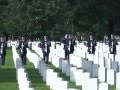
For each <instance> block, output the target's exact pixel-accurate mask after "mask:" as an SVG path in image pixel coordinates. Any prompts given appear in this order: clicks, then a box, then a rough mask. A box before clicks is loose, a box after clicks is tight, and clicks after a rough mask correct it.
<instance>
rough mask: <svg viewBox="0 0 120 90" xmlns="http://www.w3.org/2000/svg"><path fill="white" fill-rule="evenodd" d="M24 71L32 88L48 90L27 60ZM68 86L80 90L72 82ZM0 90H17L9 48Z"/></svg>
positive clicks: (55, 69)
mask: <svg viewBox="0 0 120 90" xmlns="http://www.w3.org/2000/svg"><path fill="white" fill-rule="evenodd" d="M49 67H50V68H52V69H54V71H55V72H58V73H59V76H60V77H62V78H63V79H64V80H66V81H69V82H70V78H69V77H67V76H66V75H65V74H63V73H62V71H61V70H60V69H58V68H55V67H54V66H53V65H52V64H51V63H49ZM25 69H26V72H27V73H28V77H29V79H30V81H31V84H32V87H33V88H35V90H50V87H49V86H47V85H46V83H45V82H43V78H42V76H41V75H40V74H39V71H38V70H37V69H35V67H34V65H33V64H32V63H31V62H29V61H28V60H27V64H26V66H25ZM69 86H70V87H71V88H76V89H78V90H82V89H81V86H76V85H75V83H73V82H70V83H69ZM0 90H19V89H18V82H17V80H16V69H15V66H14V62H13V55H12V50H11V48H9V49H7V54H6V64H5V65H4V66H1V67H0ZM109 90H115V87H114V86H110V87H109Z"/></svg>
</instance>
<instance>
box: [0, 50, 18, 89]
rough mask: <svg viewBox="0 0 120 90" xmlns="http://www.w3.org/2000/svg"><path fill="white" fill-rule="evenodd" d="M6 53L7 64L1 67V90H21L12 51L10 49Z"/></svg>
mask: <svg viewBox="0 0 120 90" xmlns="http://www.w3.org/2000/svg"><path fill="white" fill-rule="evenodd" d="M6 52H7V53H6V63H5V65H4V66H0V90H19V89H18V83H17V80H16V69H15V66H14V62H13V55H12V49H11V48H8V49H7V50H6Z"/></svg>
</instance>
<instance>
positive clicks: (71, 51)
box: [70, 35, 76, 54]
mask: <svg viewBox="0 0 120 90" xmlns="http://www.w3.org/2000/svg"><path fill="white" fill-rule="evenodd" d="M70 41H71V44H70V54H73V52H74V46H75V45H76V43H75V38H74V37H73V36H72V35H70Z"/></svg>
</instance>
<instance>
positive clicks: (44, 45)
mask: <svg viewBox="0 0 120 90" xmlns="http://www.w3.org/2000/svg"><path fill="white" fill-rule="evenodd" d="M39 47H40V48H41V49H42V52H43V60H44V61H45V62H46V63H47V64H48V60H49V53H50V47H51V42H50V41H49V40H48V39H47V40H44V41H43V42H41V44H40V45H39Z"/></svg>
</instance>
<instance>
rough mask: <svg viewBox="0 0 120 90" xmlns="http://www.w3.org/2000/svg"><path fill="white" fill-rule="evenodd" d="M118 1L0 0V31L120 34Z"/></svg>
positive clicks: (14, 33) (33, 35) (32, 35)
mask: <svg viewBox="0 0 120 90" xmlns="http://www.w3.org/2000/svg"><path fill="white" fill-rule="evenodd" d="M119 10H120V0H0V34H5V35H9V36H10V37H21V36H26V37H29V38H41V37H42V36H43V35H49V36H50V37H51V39H53V40H55V39H60V37H62V36H63V35H64V34H66V33H71V34H74V35H76V36H80V35H86V34H85V33H89V32H91V31H94V32H96V36H97V38H98V39H102V38H103V36H104V35H105V34H107V35H108V36H109V35H110V34H111V33H114V32H115V33H117V34H120V25H119V24H120V12H119Z"/></svg>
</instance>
